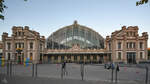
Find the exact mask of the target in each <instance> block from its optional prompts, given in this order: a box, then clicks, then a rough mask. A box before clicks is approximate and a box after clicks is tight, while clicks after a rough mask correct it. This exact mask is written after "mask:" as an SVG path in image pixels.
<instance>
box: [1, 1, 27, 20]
mask: <svg viewBox="0 0 150 84" xmlns="http://www.w3.org/2000/svg"><path fill="white" fill-rule="evenodd" d="M4 1H5V0H0V19H1V20H4V15H3V14H2V13H3V12H4V9H6V8H7V6H6V5H5V4H4ZM24 1H27V0H24Z"/></svg>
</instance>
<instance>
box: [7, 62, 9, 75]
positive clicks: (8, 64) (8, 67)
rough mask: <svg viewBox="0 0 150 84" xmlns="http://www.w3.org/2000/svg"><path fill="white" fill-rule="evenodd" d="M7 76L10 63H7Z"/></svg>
mask: <svg viewBox="0 0 150 84" xmlns="http://www.w3.org/2000/svg"><path fill="white" fill-rule="evenodd" d="M7 75H8V76H9V61H7Z"/></svg>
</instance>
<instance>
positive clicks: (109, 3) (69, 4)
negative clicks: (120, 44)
mask: <svg viewBox="0 0 150 84" xmlns="http://www.w3.org/2000/svg"><path fill="white" fill-rule="evenodd" d="M136 1H137V0H28V1H27V2H25V1H24V0H5V5H6V6H7V7H8V8H7V9H5V11H4V13H3V15H4V16H5V20H0V39H1V35H2V33H3V32H8V33H9V35H11V34H12V31H11V29H12V26H29V27H30V29H31V30H35V31H37V32H40V35H43V36H45V37H46V38H47V37H48V36H49V35H50V34H51V33H52V32H54V31H56V30H58V29H60V28H62V27H64V26H68V25H71V24H73V22H74V20H77V21H78V24H80V25H84V26H87V27H89V28H92V29H93V30H95V31H97V32H98V33H99V34H100V35H102V36H103V37H104V38H105V37H106V36H107V35H111V33H112V32H114V31H115V30H120V29H121V27H122V26H127V27H128V26H138V27H139V35H141V33H142V32H148V34H150V2H149V3H148V4H144V5H141V6H136ZM148 47H150V39H149V40H148Z"/></svg>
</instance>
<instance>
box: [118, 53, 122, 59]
mask: <svg viewBox="0 0 150 84" xmlns="http://www.w3.org/2000/svg"><path fill="white" fill-rule="evenodd" d="M118 60H121V52H118Z"/></svg>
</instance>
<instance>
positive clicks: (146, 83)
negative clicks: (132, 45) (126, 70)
mask: <svg viewBox="0 0 150 84" xmlns="http://www.w3.org/2000/svg"><path fill="white" fill-rule="evenodd" d="M145 84H148V66H147V65H146V79H145Z"/></svg>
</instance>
